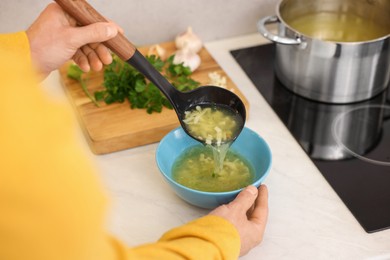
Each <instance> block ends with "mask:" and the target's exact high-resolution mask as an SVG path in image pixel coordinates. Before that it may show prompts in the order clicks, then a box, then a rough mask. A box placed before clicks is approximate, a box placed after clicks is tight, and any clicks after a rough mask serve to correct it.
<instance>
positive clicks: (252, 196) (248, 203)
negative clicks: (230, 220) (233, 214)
mask: <svg viewBox="0 0 390 260" xmlns="http://www.w3.org/2000/svg"><path fill="white" fill-rule="evenodd" d="M257 194H258V190H257V189H256V187H255V186H248V187H246V188H245V189H244V190H242V191H241V192H240V193H239V194H238V195H237V197H236V198H235V199H234V200H233V201H232V202H230V203H229V207H231V208H237V209H239V210H244V211H245V212H246V211H247V210H249V209H250V208H251V207H252V205H253V203H254V202H255V200H256V197H257Z"/></svg>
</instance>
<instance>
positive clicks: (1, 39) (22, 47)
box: [0, 32, 31, 66]
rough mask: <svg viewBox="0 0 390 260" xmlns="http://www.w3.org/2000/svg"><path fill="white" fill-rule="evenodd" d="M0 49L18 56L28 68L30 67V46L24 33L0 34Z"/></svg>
mask: <svg viewBox="0 0 390 260" xmlns="http://www.w3.org/2000/svg"><path fill="white" fill-rule="evenodd" d="M0 49H1V50H2V51H3V52H5V53H12V54H13V55H17V56H20V58H21V59H24V62H27V65H28V66H30V65H31V55H30V45H29V43H28V38H27V35H26V33H25V32H16V33H8V34H0Z"/></svg>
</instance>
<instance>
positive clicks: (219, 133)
mask: <svg viewBox="0 0 390 260" xmlns="http://www.w3.org/2000/svg"><path fill="white" fill-rule="evenodd" d="M183 122H184V123H185V124H186V128H187V130H188V132H189V133H190V134H191V135H192V136H194V137H196V138H198V139H199V140H203V141H204V142H205V143H206V144H208V145H216V146H220V145H221V144H223V143H227V142H231V139H232V138H233V137H236V136H237V135H238V131H240V129H239V127H240V126H241V125H242V118H241V116H240V115H239V114H238V113H237V112H236V111H233V110H232V109H231V108H229V107H223V106H210V105H209V106H196V107H195V108H194V109H190V110H188V111H186V112H185V118H184V120H183Z"/></svg>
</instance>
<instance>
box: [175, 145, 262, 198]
mask: <svg viewBox="0 0 390 260" xmlns="http://www.w3.org/2000/svg"><path fill="white" fill-rule="evenodd" d="M172 178H173V179H174V180H175V181H177V182H178V183H180V184H181V185H183V186H186V187H188V188H191V189H195V190H201V191H208V192H222V191H232V190H237V189H240V188H243V187H246V186H248V185H250V184H251V183H253V180H254V170H253V167H252V166H251V164H250V163H249V162H248V161H247V160H245V159H244V158H243V157H242V156H240V155H239V154H238V153H236V152H234V151H232V150H229V151H228V152H227V154H226V157H225V160H224V162H223V167H222V169H221V170H220V171H219V172H218V173H216V172H215V168H214V156H213V152H212V149H211V148H210V147H208V146H203V145H196V146H192V147H190V148H188V149H187V150H185V151H184V152H183V153H182V154H181V155H180V156H179V158H178V159H177V160H176V161H175V163H174V164H173V167H172Z"/></svg>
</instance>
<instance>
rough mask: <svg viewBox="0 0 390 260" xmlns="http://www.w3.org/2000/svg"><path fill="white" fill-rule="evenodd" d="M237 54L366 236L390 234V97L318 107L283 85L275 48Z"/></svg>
mask: <svg viewBox="0 0 390 260" xmlns="http://www.w3.org/2000/svg"><path fill="white" fill-rule="evenodd" d="M231 54H232V55H233V57H234V58H235V60H236V61H237V62H238V64H239V65H240V66H241V67H242V69H243V70H244V71H245V73H246V74H247V76H248V77H249V78H250V79H251V80H252V82H253V84H254V85H255V86H256V88H257V89H258V90H259V91H260V93H261V94H262V95H263V97H264V98H265V99H266V100H267V102H268V103H269V105H270V106H271V107H272V109H273V110H274V111H275V112H276V113H277V115H278V116H279V117H280V119H281V120H282V121H283V123H284V124H285V125H286V127H287V128H288V129H289V131H290V132H291V133H292V135H293V136H294V137H295V138H296V140H297V141H298V142H299V144H300V145H301V146H302V148H303V149H304V150H305V152H306V153H307V154H308V156H309V157H310V158H311V160H312V161H313V162H314V164H315V165H316V166H317V168H318V169H319V171H320V172H321V174H322V175H323V176H324V177H325V179H326V180H327V181H328V183H329V184H330V186H331V187H332V188H333V189H334V191H335V192H336V193H337V194H338V196H339V197H340V198H341V200H342V201H343V202H344V204H345V205H346V206H347V207H348V209H349V210H350V211H351V212H352V214H353V215H354V216H355V218H356V219H357V220H358V222H359V223H360V224H361V226H362V227H363V228H364V230H365V231H366V232H368V233H371V232H376V231H380V230H384V229H387V228H390V91H388V90H385V91H384V92H382V93H380V94H379V95H377V96H375V97H373V98H371V99H370V100H366V101H362V102H357V103H351V104H328V103H322V102H316V101H313V100H309V99H306V98H303V97H301V96H298V95H296V94H294V93H292V92H290V91H289V90H288V89H287V88H286V87H285V86H283V85H282V84H281V83H280V82H279V80H278V79H277V77H276V76H275V73H274V56H275V45H274V44H266V45H259V46H255V47H250V48H245V49H239V50H233V51H231ZM387 89H389V88H387Z"/></svg>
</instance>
